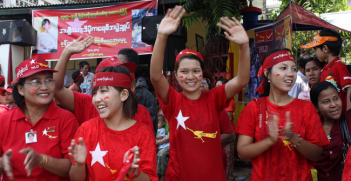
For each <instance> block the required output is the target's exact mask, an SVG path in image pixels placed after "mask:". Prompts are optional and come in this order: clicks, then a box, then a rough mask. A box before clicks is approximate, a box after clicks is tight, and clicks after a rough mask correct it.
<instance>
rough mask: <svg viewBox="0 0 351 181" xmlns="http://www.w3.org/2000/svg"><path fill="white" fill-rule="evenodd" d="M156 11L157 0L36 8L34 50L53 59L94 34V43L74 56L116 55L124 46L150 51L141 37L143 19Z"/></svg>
mask: <svg viewBox="0 0 351 181" xmlns="http://www.w3.org/2000/svg"><path fill="white" fill-rule="evenodd" d="M155 15H157V1H156V0H144V1H138V2H130V3H123V4H118V5H112V6H106V7H99V8H85V9H56V10H55V11H52V10H33V13H32V16H33V27H34V29H36V30H37V32H38V40H37V46H35V47H33V48H32V50H33V52H32V53H33V54H40V55H41V56H43V57H44V58H45V59H46V60H49V61H50V60H58V59H59V57H60V55H61V53H62V51H63V49H64V48H65V47H66V46H67V45H68V44H69V43H71V42H73V41H74V40H76V39H77V38H78V37H80V36H83V38H85V37H88V36H91V37H93V38H94V43H93V44H92V45H91V46H90V47H89V48H87V49H86V50H84V51H83V52H82V53H80V54H75V55H73V56H72V57H71V58H72V59H87V58H89V59H90V58H100V57H109V56H115V55H117V53H118V51H119V50H120V49H123V48H133V49H134V50H135V51H137V52H138V53H139V54H149V53H152V47H151V46H150V45H147V44H145V43H144V42H142V41H141V31H142V27H141V22H142V18H143V17H144V16H155Z"/></svg>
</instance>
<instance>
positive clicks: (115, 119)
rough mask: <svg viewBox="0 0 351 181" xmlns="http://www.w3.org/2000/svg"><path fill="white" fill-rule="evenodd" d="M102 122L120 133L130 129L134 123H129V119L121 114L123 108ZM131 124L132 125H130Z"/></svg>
mask: <svg viewBox="0 0 351 181" xmlns="http://www.w3.org/2000/svg"><path fill="white" fill-rule="evenodd" d="M104 122H105V124H106V126H107V127H108V128H110V129H112V130H115V131H122V130H125V129H127V128H129V127H131V126H132V125H133V124H134V122H131V121H130V120H129V118H126V117H125V116H124V113H123V108H121V109H120V110H118V111H117V113H115V114H114V115H112V116H111V117H109V118H105V119H104ZM130 123H132V124H130Z"/></svg>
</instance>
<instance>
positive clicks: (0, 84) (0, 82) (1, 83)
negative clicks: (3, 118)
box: [0, 75, 6, 105]
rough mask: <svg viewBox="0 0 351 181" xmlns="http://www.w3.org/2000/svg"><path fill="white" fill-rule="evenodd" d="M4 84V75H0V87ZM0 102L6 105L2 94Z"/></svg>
mask: <svg viewBox="0 0 351 181" xmlns="http://www.w3.org/2000/svg"><path fill="white" fill-rule="evenodd" d="M4 86H5V77H3V76H1V75H0V87H2V88H3V87H4ZM0 104H2V105H6V102H5V97H4V96H0Z"/></svg>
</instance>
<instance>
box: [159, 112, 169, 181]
mask: <svg viewBox="0 0 351 181" xmlns="http://www.w3.org/2000/svg"><path fill="white" fill-rule="evenodd" d="M165 125H166V118H165V117H164V116H163V115H160V114H159V115H158V125H157V126H158V129H157V134H156V146H158V150H157V155H156V156H157V168H156V172H157V175H159V178H160V179H159V181H164V180H165V175H166V170H167V165H168V157H169V135H168V133H167V130H166V128H165ZM161 143H162V144H161Z"/></svg>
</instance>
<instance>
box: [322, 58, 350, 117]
mask: <svg viewBox="0 0 351 181" xmlns="http://www.w3.org/2000/svg"><path fill="white" fill-rule="evenodd" d="M329 76H332V77H334V81H336V84H337V86H338V88H339V89H340V91H339V97H340V99H341V101H342V111H343V112H344V113H345V112H346V106H347V105H346V104H347V101H346V96H347V90H345V89H346V88H347V87H350V86H351V75H350V72H349V71H348V70H347V67H346V65H345V64H344V63H343V62H342V61H341V60H340V58H339V57H336V58H335V59H334V60H333V61H331V62H330V63H328V64H326V65H325V66H324V67H323V69H322V73H321V82H322V81H325V80H327V79H328V80H330V77H329ZM328 77H329V78H328ZM332 83H333V82H332Z"/></svg>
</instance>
